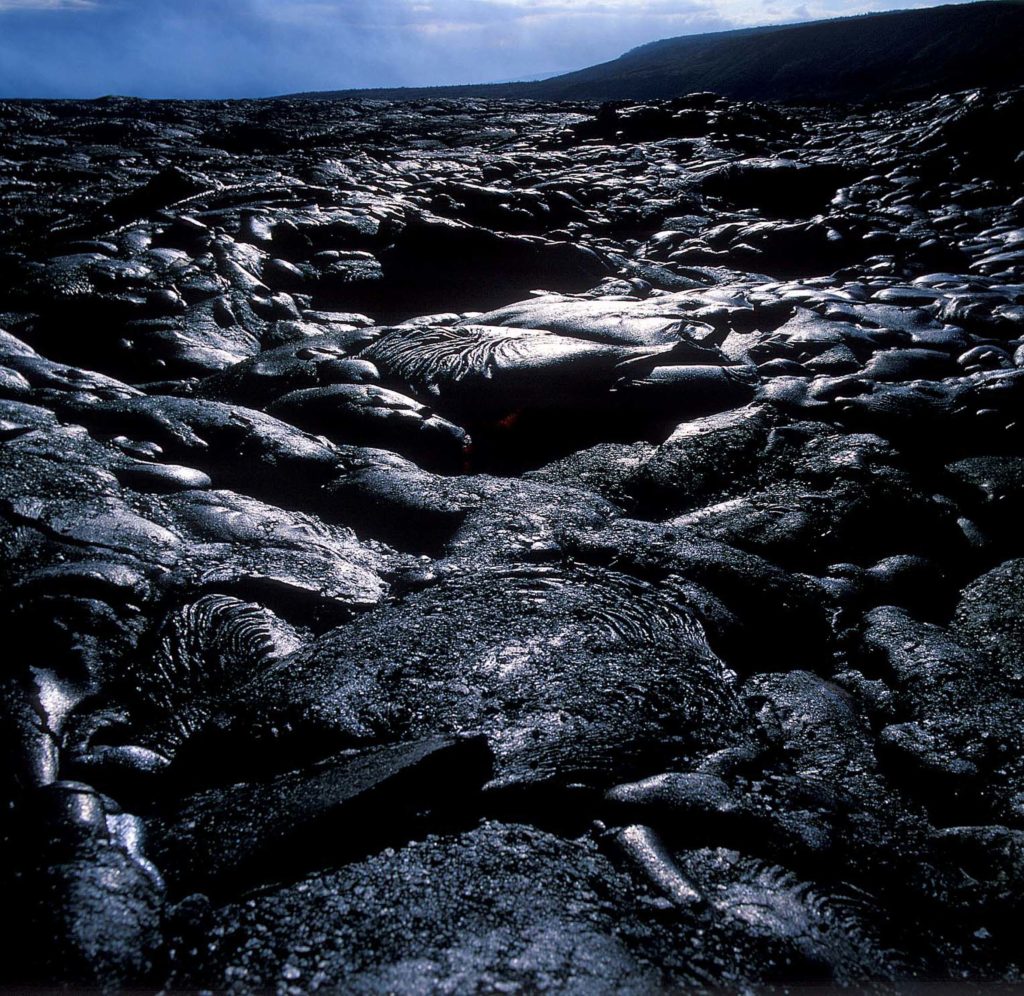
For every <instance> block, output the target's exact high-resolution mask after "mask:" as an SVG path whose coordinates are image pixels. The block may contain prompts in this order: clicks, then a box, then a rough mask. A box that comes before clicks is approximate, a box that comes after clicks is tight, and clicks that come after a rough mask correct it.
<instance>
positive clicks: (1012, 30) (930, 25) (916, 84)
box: [303, 0, 1024, 101]
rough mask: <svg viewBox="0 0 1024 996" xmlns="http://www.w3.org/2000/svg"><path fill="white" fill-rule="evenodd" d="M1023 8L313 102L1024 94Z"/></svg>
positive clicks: (658, 50) (775, 31)
mask: <svg viewBox="0 0 1024 996" xmlns="http://www.w3.org/2000/svg"><path fill="white" fill-rule="evenodd" d="M1022 39H1024V2H1021V0H983V2H978V3H969V4H957V5H950V6H945V7H933V8H928V9H924V10H905V11H895V12H889V13H883V14H867V15H862V16H859V17H848V18H840V19H836V20H829V21H812V22H810V23H807V24H796V25H782V26H771V27H762V28H747V29H742V30H739V31H726V32H717V33H714V34H705V35H690V36H686V37H682V38H668V39H665V40H662V41H657V42H652V43H650V44H648V45H643V46H641V47H640V48H636V49H633V50H632V51H630V52H627V53H626V54H625V55H623V56H621V57H620V58H618V59H615V60H613V61H611V62H606V63H602V64H600V65H597V66H591V67H589V68H587V69H581V70H579V71H577V72H573V73H567V74H564V75H561V76H555V77H553V78H551V79H547V80H542V81H539V82H534V83H512V84H498V85H469V86H454V87H421V88H405V89H377V90H347V91H345V90H343V91H332V92H329V93H317V94H304V95H303V96H311V97H313V96H315V97H354V96H358V97H362V98H380V99H390V100H396V99H419V98H423V97H491V98H499V97H514V98H532V99H537V100H615V99H633V100H636V99H654V98H664V97H672V96H676V95H678V94H681V93H690V92H693V91H696V90H714V91H715V92H717V93H721V94H724V95H725V96H728V97H734V98H744V99H760V100H802V101H808V100H811V101H817V100H828V101H831V100H836V101H865V100H880V99H886V98H888V97H891V96H914V95H928V94H931V93H936V92H939V91H942V90H947V91H948V90H956V89H963V88H966V87H973V86H1008V85H1013V84H1016V83H1020V82H1024V59H1022V58H1021V40H1022Z"/></svg>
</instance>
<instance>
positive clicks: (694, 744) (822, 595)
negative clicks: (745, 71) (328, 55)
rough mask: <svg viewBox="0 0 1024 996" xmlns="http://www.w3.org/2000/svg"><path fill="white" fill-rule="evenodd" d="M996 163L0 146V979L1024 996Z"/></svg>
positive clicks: (95, 120) (890, 128)
mask: <svg viewBox="0 0 1024 996" xmlns="http://www.w3.org/2000/svg"><path fill="white" fill-rule="evenodd" d="M1022 136H1024V90H1003V91H994V90H973V91H965V92H958V93H952V94H947V95H944V96H939V97H935V98H931V99H927V100H918V101H916V102H909V103H907V102H904V103H890V104H883V105H872V106H858V107H853V106H838V105H833V106H818V107H793V106H786V107H783V106H768V105H763V104H756V103H749V102H737V101H727V100H724V99H721V98H719V97H716V96H715V95H714V94H707V93H698V94H690V95H688V96H685V97H680V98H677V99H673V100H667V101H661V102H654V103H647V104H638V103H628V102H619V103H617V104H605V105H600V106H599V105H597V104H586V103H574V104H544V103H527V102H514V101H496V100H493V101H492V100H484V99H479V100H462V101H451V100H449V101H445V100H419V101H409V102H404V103H394V104H391V103H385V102H373V101H366V100H363V101H359V100H347V101H341V100H334V101H332V100H313V99H310V100H300V99H295V100H276V101H266V102H256V101H253V102H220V103H185V102H143V101H135V100H129V99H120V98H107V99H103V100H98V101H94V102H38V101H25V102H6V103H0V217H2V219H3V230H2V235H0V554H2V555H0V598H2V601H0V611H2V618H3V621H4V622H3V627H4V634H5V636H4V643H5V647H4V653H3V659H4V663H3V665H2V669H0V738H2V740H3V754H2V758H3V761H2V771H0V786H2V793H3V807H2V817H0V819H2V827H0V831H2V835H0V836H2V840H0V844H2V850H3V855H2V857H3V860H2V862H0V866H2V869H3V871H2V872H0V879H2V881H0V888H2V891H3V894H4V895H5V896H6V897H7V898H6V900H5V907H6V908H7V910H8V912H9V913H12V914H13V916H12V917H11V919H10V921H9V926H8V927H7V928H5V930H4V933H5V940H6V941H7V942H8V943H9V948H8V954H6V955H5V956H4V958H3V964H2V969H0V972H2V980H0V981H2V982H3V984H4V985H6V986H10V987H25V986H29V987H53V986H67V987H70V988H72V989H83V988H90V989H95V988H100V989H104V990H117V989H131V990H134V991H140V990H142V991H145V990H164V991H178V990H187V991H195V990H199V989H203V990H214V991H228V992H231V993H250V992H275V991H276V992H278V993H304V992H312V991H315V990H317V989H323V990H331V991H344V992H351V993H372V994H376V993H385V992H410V993H463V992H465V993H473V992H499V993H510V992H523V993H528V992H535V991H539V990H544V989H549V990H554V991H565V992H577V993H587V994H590V993H601V992H616V993H657V992H663V991H673V992H679V991H693V990H697V991H702V990H706V991H716V992H720V991H726V992H728V991H744V992H751V991H754V990H758V989H761V988H765V987H767V988H771V987H780V986H781V987H785V986H790V985H796V984H814V985H818V986H833V985H834V986H850V987H856V988H857V989H859V990H865V989H867V990H870V991H893V990H899V989H902V988H903V987H905V986H907V985H911V984H925V983H928V984H945V985H949V984H953V985H967V984H973V985H975V986H976V987H979V986H984V985H986V984H989V983H993V982H996V981H999V982H1002V983H1009V984H1013V983H1015V982H1017V981H1019V980H1020V978H1021V947H1020V937H1019V928H1020V923H1021V917H1022V915H1024V909H1022V906H1024V758H1022V749H1021V744H1022V739H1021V738H1022V732H1021V731H1022V729H1024V699H1022V696H1024V621H1022V619H1024V534H1022V531H1021V515H1022V512H1024V501H1022V499H1024V433H1022V423H1021V416H1022V413H1024V196H1022V195H1024V153H1022V147H1024V145H1022V142H1024V140H1022Z"/></svg>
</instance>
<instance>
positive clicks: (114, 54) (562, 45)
mask: <svg viewBox="0 0 1024 996" xmlns="http://www.w3.org/2000/svg"><path fill="white" fill-rule="evenodd" d="M937 5H938V3H937V2H936V0H0V97H99V96H104V95H108V94H122V95H132V96H139V97H209V98H227V97H260V96H271V95H274V94H281V93H294V92H299V91H305V90H335V89H347V88H350V87H372V86H426V85H434V84H437V85H441V84H448V83H483V82H497V81H503V80H509V79H522V78H528V77H535V76H539V75H542V74H551V73H555V72H567V71H570V70H573V69H580V68H583V67H584V66H589V65H593V64H594V63H598V62H604V61H607V60H609V59H613V58H615V57H617V56H618V55H621V54H622V53H623V52H625V51H627V50H628V49H630V48H632V47H634V46H636V45H641V44H643V43H644V42H648V41H654V40H655V39H658V38H669V37H673V36H676V35H687V34H698V33H701V32H705V31H723V30H728V29H730V28H739V27H749V26H752V25H759V24H779V23H789V22H798V21H805V20H815V19H818V18H823V17H838V16H845V15H849V14H861V13H865V12H868V11H874V10H893V9H904V8H910V7H931V6H937Z"/></svg>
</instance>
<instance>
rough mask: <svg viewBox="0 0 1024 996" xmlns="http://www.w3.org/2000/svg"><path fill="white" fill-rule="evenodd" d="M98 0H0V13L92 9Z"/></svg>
mask: <svg viewBox="0 0 1024 996" xmlns="http://www.w3.org/2000/svg"><path fill="white" fill-rule="evenodd" d="M95 7H96V0H0V13H3V12H4V11H5V10H92V9H93V8H95Z"/></svg>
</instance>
